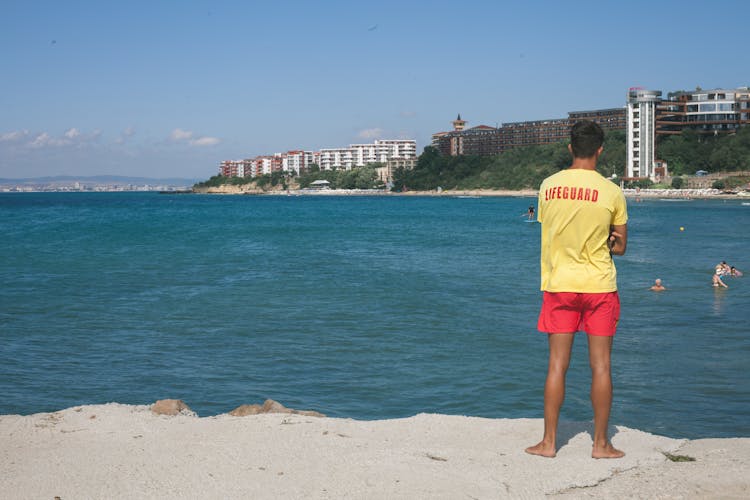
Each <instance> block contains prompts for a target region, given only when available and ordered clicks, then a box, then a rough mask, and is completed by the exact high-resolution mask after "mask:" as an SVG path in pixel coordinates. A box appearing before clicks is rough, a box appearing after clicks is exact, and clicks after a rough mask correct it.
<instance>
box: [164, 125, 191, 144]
mask: <svg viewBox="0 0 750 500" xmlns="http://www.w3.org/2000/svg"><path fill="white" fill-rule="evenodd" d="M192 137H193V133H192V132H191V131H189V130H182V129H181V128H176V129H174V130H173V131H172V133H171V134H169V139H170V140H171V141H174V142H180V141H189V140H190V139H191V138H192Z"/></svg>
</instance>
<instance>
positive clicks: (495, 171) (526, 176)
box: [393, 130, 625, 191]
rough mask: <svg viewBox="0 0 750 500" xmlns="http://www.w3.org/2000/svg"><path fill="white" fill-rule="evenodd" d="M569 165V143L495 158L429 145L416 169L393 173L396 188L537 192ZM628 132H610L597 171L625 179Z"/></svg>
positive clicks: (418, 161)
mask: <svg viewBox="0 0 750 500" xmlns="http://www.w3.org/2000/svg"><path fill="white" fill-rule="evenodd" d="M569 165H570V152H569V151H568V145H567V143H566V142H559V143H556V144H547V145H544V146H530V147H524V148H514V149H511V150H509V151H506V152H505V153H503V154H500V155H496V156H442V155H440V153H438V151H437V150H436V149H435V148H433V147H431V146H428V147H426V148H425V149H424V152H423V153H422V154H421V155H420V156H419V159H418V160H417V165H416V166H415V168H414V169H413V170H407V169H403V168H399V169H396V171H395V172H394V179H393V184H394V186H393V189H394V190H396V191H401V190H404V189H413V190H419V191H422V190H433V189H437V188H438V187H441V188H443V189H523V188H532V189H537V188H538V187H539V184H541V182H542V180H544V178H545V177H547V176H549V175H551V174H553V173H555V172H557V171H558V170H561V169H563V168H565V167H567V166H569ZM624 165H625V132H624V131H621V130H616V131H612V132H609V133H607V135H606V137H605V142H604V153H603V155H602V157H601V158H600V160H599V165H598V170H599V172H600V173H601V174H602V175H604V176H605V177H610V176H612V174H617V175H618V176H622V174H623V169H624Z"/></svg>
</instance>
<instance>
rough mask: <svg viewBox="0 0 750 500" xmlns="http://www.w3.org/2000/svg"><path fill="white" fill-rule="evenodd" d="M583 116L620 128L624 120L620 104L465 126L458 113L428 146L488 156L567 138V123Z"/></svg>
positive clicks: (451, 152)
mask: <svg viewBox="0 0 750 500" xmlns="http://www.w3.org/2000/svg"><path fill="white" fill-rule="evenodd" d="M583 119H586V120H591V121H594V122H596V123H598V124H599V125H601V127H602V128H603V129H604V130H622V129H625V123H626V120H625V109H624V108H610V109H597V110H591V111H571V112H569V113H568V117H567V118H554V119H549V120H534V121H523V122H511V123H503V124H502V125H501V126H499V127H491V126H488V125H478V126H476V127H471V128H466V120H462V119H461V115H458V118H457V119H456V120H454V121H453V130H451V131H448V132H436V133H434V134H432V146H433V147H434V148H435V149H437V150H438V151H439V152H440V153H441V154H443V155H450V156H459V155H479V156H492V155H497V154H500V153H503V152H505V151H507V150H509V149H512V148H517V147H523V146H540V145H544V144H553V143H556V142H560V141H564V140H567V139H568V137H569V134H570V125H571V124H572V123H574V122H576V121H578V120H583Z"/></svg>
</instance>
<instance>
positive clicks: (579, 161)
mask: <svg viewBox="0 0 750 500" xmlns="http://www.w3.org/2000/svg"><path fill="white" fill-rule="evenodd" d="M596 160H597V157H596V155H595V156H592V157H590V158H573V163H572V164H571V165H570V167H569V168H571V169H581V170H596Z"/></svg>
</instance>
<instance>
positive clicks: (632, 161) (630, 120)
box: [625, 88, 661, 180]
mask: <svg viewBox="0 0 750 500" xmlns="http://www.w3.org/2000/svg"><path fill="white" fill-rule="evenodd" d="M660 101H661V91H660V90H645V89H639V88H631V89H630V90H628V95H627V106H626V117H625V118H626V121H627V144H626V146H627V151H628V155H627V162H628V163H627V165H626V167H627V168H626V169H625V176H626V177H648V178H650V179H652V180H653V179H654V168H655V165H654V162H655V160H656V149H655V146H656V106H657V104H658V103H659V102H660Z"/></svg>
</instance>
